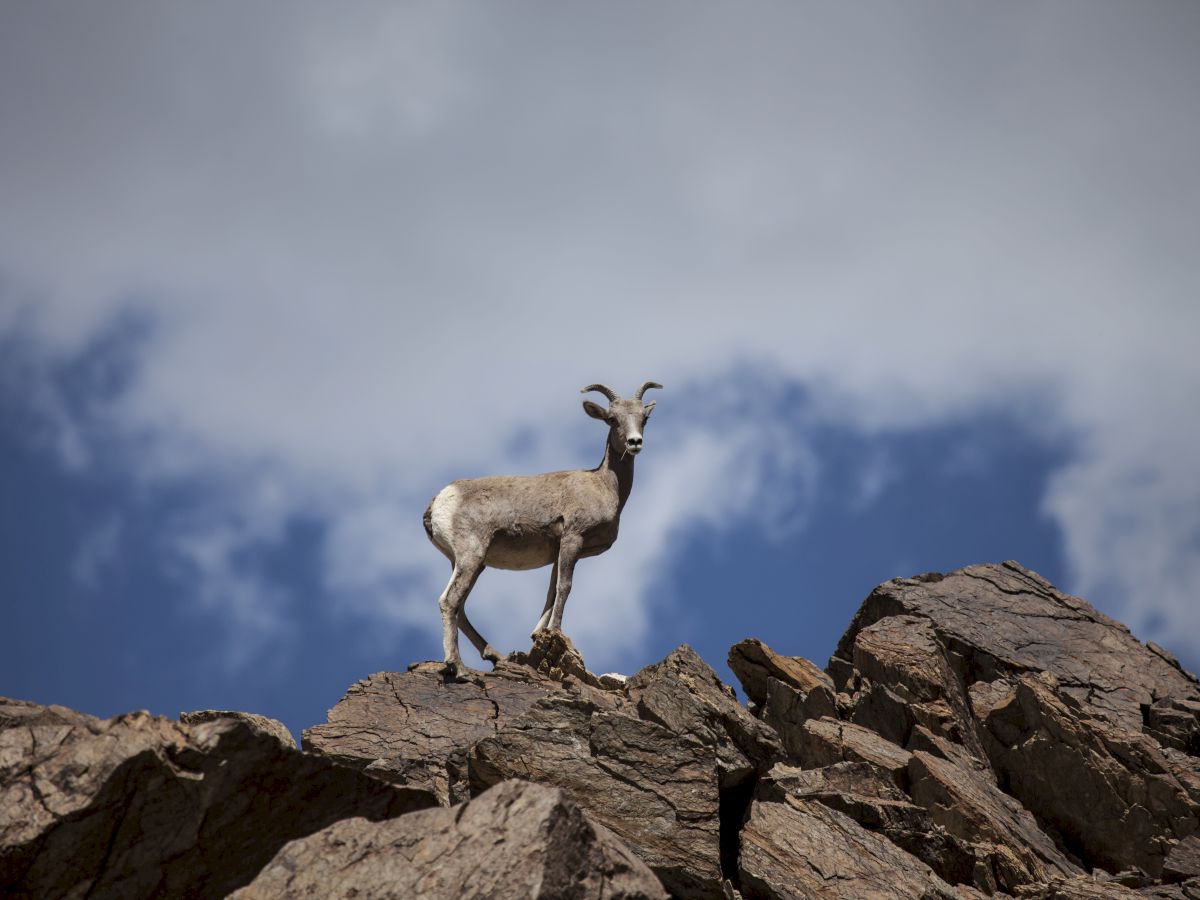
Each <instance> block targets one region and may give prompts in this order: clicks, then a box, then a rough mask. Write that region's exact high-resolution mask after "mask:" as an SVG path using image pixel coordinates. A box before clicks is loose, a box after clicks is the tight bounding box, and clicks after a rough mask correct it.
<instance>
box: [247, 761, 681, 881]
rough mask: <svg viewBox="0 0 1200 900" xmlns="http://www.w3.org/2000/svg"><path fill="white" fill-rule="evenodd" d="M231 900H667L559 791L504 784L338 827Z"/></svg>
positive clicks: (290, 849)
mask: <svg viewBox="0 0 1200 900" xmlns="http://www.w3.org/2000/svg"><path fill="white" fill-rule="evenodd" d="M232 897H233V898H237V900H259V898H262V900H277V898H278V900H289V898H296V900H299V898H302V897H326V898H331V900H332V898H355V900H385V898H393V897H424V898H428V900H470V898H478V900H483V898H487V900H504V898H512V900H525V898H544V900H557V898H560V897H571V898H578V900H588V898H594V900H666V897H667V892H666V891H665V890H663V887H662V885H661V884H659V882H658V879H657V878H655V877H654V875H653V873H652V872H651V871H650V870H649V869H648V868H647V867H646V865H645V864H644V863H643V862H642V861H641V860H640V859H638V858H637V856H636V855H634V854H633V853H631V852H630V850H629V849H628V848H627V847H626V846H625V845H624V844H622V843H621V841H620V840H619V839H618V838H617V837H616V836H614V835H613V834H612V832H610V831H609V830H608V829H607V828H605V827H604V826H602V825H599V824H597V823H595V822H593V821H592V820H591V819H589V818H588V816H587V815H585V814H584V813H583V812H582V811H581V810H580V808H579V807H578V806H576V805H575V804H574V803H572V802H571V801H570V800H568V799H567V798H566V796H565V795H564V794H563V792H562V791H561V790H558V789H557V788H549V787H544V786H542V785H537V784H530V783H528V782H523V781H504V782H501V783H500V784H498V785H496V786H495V787H493V788H491V789H489V790H487V791H485V792H484V793H483V794H481V795H480V796H478V797H476V798H475V799H473V800H470V801H468V802H467V803H465V804H464V805H462V806H460V807H458V808H456V809H453V810H450V809H429V810H425V811H423V812H414V813H412V814H410V815H406V816H401V817H400V818H398V819H391V820H388V821H384V822H371V821H368V820H367V819H361V818H353V819H344V820H342V821H340V822H336V823H334V824H333V825H330V826H328V827H327V828H325V829H323V830H321V831H319V832H317V833H316V834H312V835H309V836H308V837H305V838H300V839H298V840H295V841H292V842H291V843H289V844H287V845H286V846H285V847H284V848H283V849H282V850H281V851H280V852H279V853H278V854H277V855H276V856H275V858H274V859H273V860H271V862H270V863H269V864H268V865H267V866H266V868H264V869H263V870H262V872H260V873H259V875H258V877H257V878H255V879H254V881H253V882H251V883H250V884H249V885H248V886H246V887H244V888H242V889H241V890H239V891H237V892H236V893H234V894H233V895H232Z"/></svg>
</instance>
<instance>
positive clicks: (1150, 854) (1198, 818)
mask: <svg viewBox="0 0 1200 900" xmlns="http://www.w3.org/2000/svg"><path fill="white" fill-rule="evenodd" d="M1055 687H1056V685H1055V684H1054V679H1053V678H1052V677H1050V676H1048V675H1041V676H1037V677H1035V676H1031V675H1026V676H1023V677H1022V678H1021V679H1020V680H1019V681H1018V682H1017V684H1016V685H1015V687H1013V688H1012V689H1011V690H1010V691H1009V692H1008V693H1007V694H1006V695H1005V696H1004V697H1003V698H1002V699H999V700H998V701H996V702H994V705H992V707H991V708H990V709H989V710H988V711H987V713H986V716H985V718H984V722H983V724H984V726H985V732H984V733H985V736H986V739H987V740H986V744H987V749H988V755H989V757H990V758H991V759H992V762H993V765H994V766H995V769H996V771H997V773H998V774H999V776H1000V778H1001V783H1002V784H1003V785H1004V786H1005V788H1006V789H1007V790H1008V791H1009V793H1011V794H1012V795H1013V796H1014V797H1016V798H1017V799H1018V800H1020V801H1021V802H1022V803H1023V804H1025V806H1026V807H1027V808H1028V809H1029V810H1031V811H1032V812H1033V813H1034V814H1035V815H1037V816H1038V818H1039V819H1041V820H1042V821H1043V822H1045V823H1047V824H1048V826H1049V827H1052V828H1053V829H1055V830H1056V831H1057V832H1058V833H1059V834H1060V835H1062V839H1063V841H1064V842H1065V843H1066V844H1067V845H1068V846H1069V847H1070V848H1071V849H1072V850H1073V851H1074V852H1075V853H1076V854H1077V855H1079V856H1080V857H1081V858H1083V859H1084V860H1085V861H1087V862H1089V863H1090V864H1092V865H1099V866H1102V867H1103V868H1105V869H1107V870H1108V871H1110V872H1117V871H1120V870H1121V869H1123V868H1127V867H1128V866H1136V867H1137V868H1139V869H1141V870H1142V871H1144V872H1146V873H1148V874H1149V875H1151V876H1152V877H1155V878H1157V877H1158V876H1160V875H1161V874H1162V872H1163V860H1164V858H1165V857H1166V855H1167V853H1168V852H1169V850H1170V849H1171V848H1172V846H1173V845H1174V844H1175V842H1176V840H1177V839H1180V838H1186V837H1188V836H1189V835H1192V834H1194V833H1195V832H1196V831H1197V830H1198V829H1200V772H1197V770H1196V768H1195V766H1194V765H1192V763H1194V758H1193V757H1189V756H1185V755H1184V754H1182V753H1178V751H1175V750H1170V749H1164V748H1163V747H1161V746H1160V745H1159V744H1158V742H1157V741H1155V740H1154V739H1153V738H1151V737H1150V736H1148V735H1145V734H1142V733H1140V732H1136V731H1129V730H1126V729H1124V728H1121V727H1120V726H1119V725H1117V724H1114V723H1113V722H1112V721H1111V720H1108V719H1098V718H1093V717H1091V716H1089V715H1087V711H1086V709H1085V708H1083V707H1082V706H1081V705H1079V704H1076V703H1075V702H1074V699H1073V696H1072V695H1070V694H1067V695H1061V694H1060V693H1059V692H1057V691H1056V690H1055ZM1173 754H1176V755H1175V756H1173ZM1083 798H1086V800H1084V799H1083ZM1081 801H1082V802H1081Z"/></svg>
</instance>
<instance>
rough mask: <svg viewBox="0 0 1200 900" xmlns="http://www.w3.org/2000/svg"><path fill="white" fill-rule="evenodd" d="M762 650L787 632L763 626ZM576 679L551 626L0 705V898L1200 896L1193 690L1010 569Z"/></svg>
mask: <svg viewBox="0 0 1200 900" xmlns="http://www.w3.org/2000/svg"><path fill="white" fill-rule="evenodd" d="M773 640H774V641H775V642H776V643H777V644H778V645H780V646H783V645H784V644H786V641H787V636H786V635H780V636H773ZM729 667H730V669H731V670H732V671H733V672H734V673H735V674H736V675H737V676H738V678H739V679H740V681H741V682H742V687H743V690H744V691H745V694H746V699H747V701H748V702H747V704H746V705H743V704H742V703H741V702H739V700H738V698H737V696H736V693H735V692H734V690H733V688H731V687H729V686H728V685H725V684H722V682H721V681H720V679H719V678H718V677H717V675H716V673H715V672H714V671H713V669H712V668H711V667H710V666H709V665H708V664H707V663H705V662H704V660H702V659H701V658H700V657H699V656H698V655H697V654H696V653H695V651H693V650H692V649H691V648H690V647H687V646H686V645H684V646H681V647H679V648H677V649H676V650H674V651H673V652H672V653H670V654H669V655H668V656H667V657H666V658H665V659H663V660H662V661H660V662H657V663H654V664H652V665H649V666H647V667H645V668H644V669H642V670H641V671H639V672H636V673H634V674H632V675H630V676H628V677H622V676H617V675H612V674H609V675H603V676H597V675H595V674H593V673H591V672H589V671H588V669H587V667H586V665H585V664H584V661H583V659H582V658H581V657H580V655H579V653H578V652H577V651H576V650H575V648H574V647H572V646H571V644H570V642H569V641H568V640H566V639H565V638H564V637H563V636H561V635H556V634H546V633H544V634H542V635H540V636H539V638H538V640H537V642H536V643H535V644H534V646H533V647H531V649H530V651H529V652H527V653H517V654H513V655H512V656H510V657H509V658H508V659H506V660H503V661H501V662H500V663H499V664H497V665H496V667H495V669H494V670H493V671H491V672H487V673H478V674H476V675H474V676H472V677H469V678H465V679H464V678H462V677H458V678H450V677H447V675H446V673H445V672H444V671H443V669H442V667H441V665H440V663H416V664H414V665H413V666H411V667H410V668H409V670H408V671H407V672H381V673H377V674H374V675H371V676H370V677H368V678H365V679H364V680H362V681H360V682H358V683H357V684H355V685H353V686H351V688H350V689H349V690H348V691H347V693H346V695H345V697H344V698H343V699H342V700H341V702H340V703H338V705H337V706H335V707H334V708H333V709H332V710H331V711H330V713H329V716H328V721H327V722H325V723H322V724H319V725H315V726H314V727H312V728H309V729H307V730H306V731H305V732H304V736H303V741H302V746H303V751H299V750H296V749H294V748H293V747H292V745H291V742H290V741H289V740H288V735H287V733H286V730H283V731H281V728H280V727H279V726H278V723H273V722H271V721H270V720H267V719H263V718H262V717H261V716H258V717H256V716H251V715H248V714H235V713H222V712H215V711H208V712H203V713H188V714H185V715H184V716H183V717H182V721H181V722H172V721H169V720H166V719H161V718H156V717H153V716H148V715H146V714H144V713H134V714H130V715H127V716H119V717H116V718H114V719H110V720H107V721H101V720H98V719H93V718H91V717H89V716H84V715H82V714H80V713H75V712H72V711H70V710H65V709H61V708H58V707H42V706H37V705H35V704H31V703H25V702H22V701H7V702H5V704H4V705H3V706H0V892H2V893H4V894H5V895H6V896H8V895H13V896H28V897H40V896H85V895H87V896H95V897H104V896H111V897H151V896H162V895H172V896H174V895H178V896H196V897H210V896H211V897H218V896H226V895H228V894H230V893H231V892H233V891H237V892H238V893H237V896H239V897H245V898H251V897H292V896H294V897H301V896H324V897H350V896H354V897H358V898H368V897H379V898H383V897H400V896H423V897H447V898H449V897H454V898H458V897H485V896H486V897H513V898H517V897H546V898H551V897H589V898H590V897H596V898H642V897H646V898H661V897H666V896H674V897H700V898H704V897H711V898H731V897H739V896H740V897H746V898H776V897H779V898H783V897H844V898H863V897H882V898H907V897H914V898H953V897H980V896H991V895H1004V896H1019V897H1026V898H1076V897H1078V898H1090V897H1097V898H1099V897H1123V896H1128V897H1137V896H1141V897H1157V898H1164V900H1165V898H1186V897H1195V896H1200V684H1198V683H1197V681H1196V678H1195V677H1194V676H1192V675H1191V674H1189V673H1187V672H1184V671H1183V670H1182V669H1181V668H1180V667H1179V664H1178V663H1177V662H1176V661H1175V660H1174V659H1173V658H1172V657H1171V656H1170V654H1168V653H1166V652H1165V651H1163V650H1162V649H1161V648H1159V647H1156V646H1155V645H1153V644H1142V643H1141V642H1139V641H1138V640H1137V639H1136V638H1135V637H1134V636H1133V635H1131V634H1130V633H1129V631H1128V629H1126V628H1125V627H1124V626H1122V625H1121V624H1120V623H1118V622H1115V621H1113V620H1111V619H1109V618H1108V617H1106V616H1104V615H1102V614H1101V613H1099V612H1097V611H1096V610H1094V609H1093V608H1092V607H1091V606H1090V605H1089V604H1088V603H1086V602H1085V601H1083V600H1081V599H1079V598H1077V597H1071V596H1068V595H1066V594H1063V593H1062V592H1060V591H1058V590H1057V589H1056V588H1054V587H1053V586H1052V585H1050V584H1049V583H1047V582H1046V581H1045V580H1044V579H1042V578H1040V577H1039V576H1038V575H1036V574H1035V573H1033V572H1030V571H1028V570H1026V569H1024V568H1022V567H1021V566H1019V565H1018V564H1016V563H1011V562H1009V563H1003V564H996V565H979V566H971V567H968V568H965V569H961V570H959V571H956V572H951V573H949V574H945V575H941V574H926V575H921V576H917V577H915V578H901V579H896V580H893V581H890V582H887V583H886V584H883V585H880V586H879V587H878V588H876V589H875V590H874V591H873V592H872V593H871V595H870V596H869V597H868V598H867V599H866V600H865V601H864V602H863V604H862V606H861V607H860V609H859V610H858V612H857V613H856V615H855V616H854V618H853V620H852V621H851V623H850V627H849V629H848V630H847V632H846V634H845V635H844V636H843V638H842V640H841V641H840V643H839V644H838V647H837V650H836V652H835V654H834V656H833V658H831V659H830V660H829V664H828V665H827V666H826V667H825V668H821V667H820V666H818V665H816V664H815V663H813V662H811V661H809V660H805V659H801V658H798V657H789V656H786V655H785V654H783V653H780V652H778V651H777V650H775V649H773V648H772V647H770V646H768V644H767V643H765V642H763V641H762V640H759V639H757V638H747V639H746V640H743V641H740V642H738V643H736V644H734V645H733V647H732V648H731V650H730V653H729Z"/></svg>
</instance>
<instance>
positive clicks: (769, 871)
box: [738, 796, 955, 900]
mask: <svg viewBox="0 0 1200 900" xmlns="http://www.w3.org/2000/svg"><path fill="white" fill-rule="evenodd" d="M738 866H739V873H740V876H741V883H742V890H743V892H744V893H745V894H746V895H747V896H748V897H755V898H769V900H776V898H781V900H782V898H812V897H821V898H847V900H860V898H863V897H871V898H880V900H891V898H923V900H924V898H930V900H932V898H944V900H950V898H953V897H955V892H954V891H953V889H952V888H951V887H950V886H949V885H948V884H946V883H945V882H944V881H942V879H940V878H938V876H937V875H935V874H934V873H933V872H932V871H931V870H930V869H929V867H928V866H926V865H925V864H924V863H922V862H921V861H920V860H918V859H916V858H915V857H913V856H910V855H909V854H907V853H905V852H904V851H903V850H901V849H900V848H898V847H897V846H896V845H895V844H893V843H892V842H891V841H889V840H887V839H886V838H884V837H881V836H880V835H877V834H873V833H871V832H869V831H867V830H866V829H865V828H863V827H862V826H860V825H859V824H858V823H857V822H855V821H854V820H853V819H851V818H850V817H849V816H847V815H844V814H843V813H840V812H838V811H837V810H834V809H831V808H830V807H828V806H826V805H825V804H823V803H820V802H817V801H816V800H808V799H800V798H796V797H790V796H789V797H787V799H786V801H785V802H783V803H771V802H766V801H762V800H755V801H754V803H753V804H752V805H751V807H750V815H749V818H748V819H747V821H746V824H745V826H744V827H743V828H742V835H741V854H740V856H739V860H738Z"/></svg>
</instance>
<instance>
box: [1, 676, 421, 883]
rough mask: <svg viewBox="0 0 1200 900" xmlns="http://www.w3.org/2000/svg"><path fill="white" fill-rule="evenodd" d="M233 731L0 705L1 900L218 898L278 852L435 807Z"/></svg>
mask: <svg viewBox="0 0 1200 900" xmlns="http://www.w3.org/2000/svg"><path fill="white" fill-rule="evenodd" d="M435 803H436V801H435V799H434V797H433V795H432V794H430V793H429V792H428V791H426V790H423V789H421V788H412V787H396V786H393V785H388V784H384V783H383V782H381V781H378V780H376V779H373V778H371V777H369V776H367V775H363V774H362V773H360V772H356V771H354V770H353V769H347V768H345V767H343V766H339V765H336V764H335V763H332V762H330V761H329V760H326V759H321V758H320V757H316V756H312V755H309V754H304V753H301V752H300V751H298V750H296V749H294V745H293V747H292V748H287V747H285V746H284V745H283V743H282V741H281V738H280V736H277V735H275V734H271V733H268V732H267V731H264V730H263V729H261V728H260V727H259V726H258V725H256V724H252V723H249V722H246V721H242V720H241V719H238V718H230V717H218V718H213V719H212V720H211V721H207V722H203V723H200V724H196V725H185V724H180V723H178V722H172V721H170V720H168V719H162V718H158V717H155V716H151V715H148V714H146V713H130V714H128V715H124V716H117V717H116V718H113V719H108V720H100V719H95V718H92V717H91V716H86V715H83V714H82V713H77V712H74V711H72V710H69V709H64V708H62V707H56V706H50V707H45V706H37V705H36V704H32V703H24V702H21V701H12V700H7V701H0V895H3V896H6V897H84V896H86V897H113V898H118V897H119V898H124V897H156V896H158V897H166V896H170V897H211V898H217V897H224V896H225V895H226V894H228V893H229V892H230V891H231V890H233V889H234V888H237V887H239V886H240V885H243V884H246V883H248V882H249V881H250V880H251V879H252V878H254V876H255V875H256V874H257V873H258V871H259V870H260V869H261V868H262V867H263V866H264V865H266V864H267V863H268V862H270V860H271V858H272V857H273V856H274V855H275V853H276V852H277V851H278V850H279V849H280V848H282V847H283V846H284V844H286V843H287V842H288V841H290V840H292V839H294V838H299V837H303V836H305V835H308V834H311V833H312V832H314V831H317V830H319V829H321V828H324V827H325V826H326V825H329V824H331V823H333V822H336V821H338V820H340V819H344V818H346V817H348V816H361V817H363V818H365V819H372V820H379V819H388V818H393V817H395V816H399V815H401V814H403V813H409V812H414V811H416V810H420V809H425V808H427V807H430V806H434V805H435Z"/></svg>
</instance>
